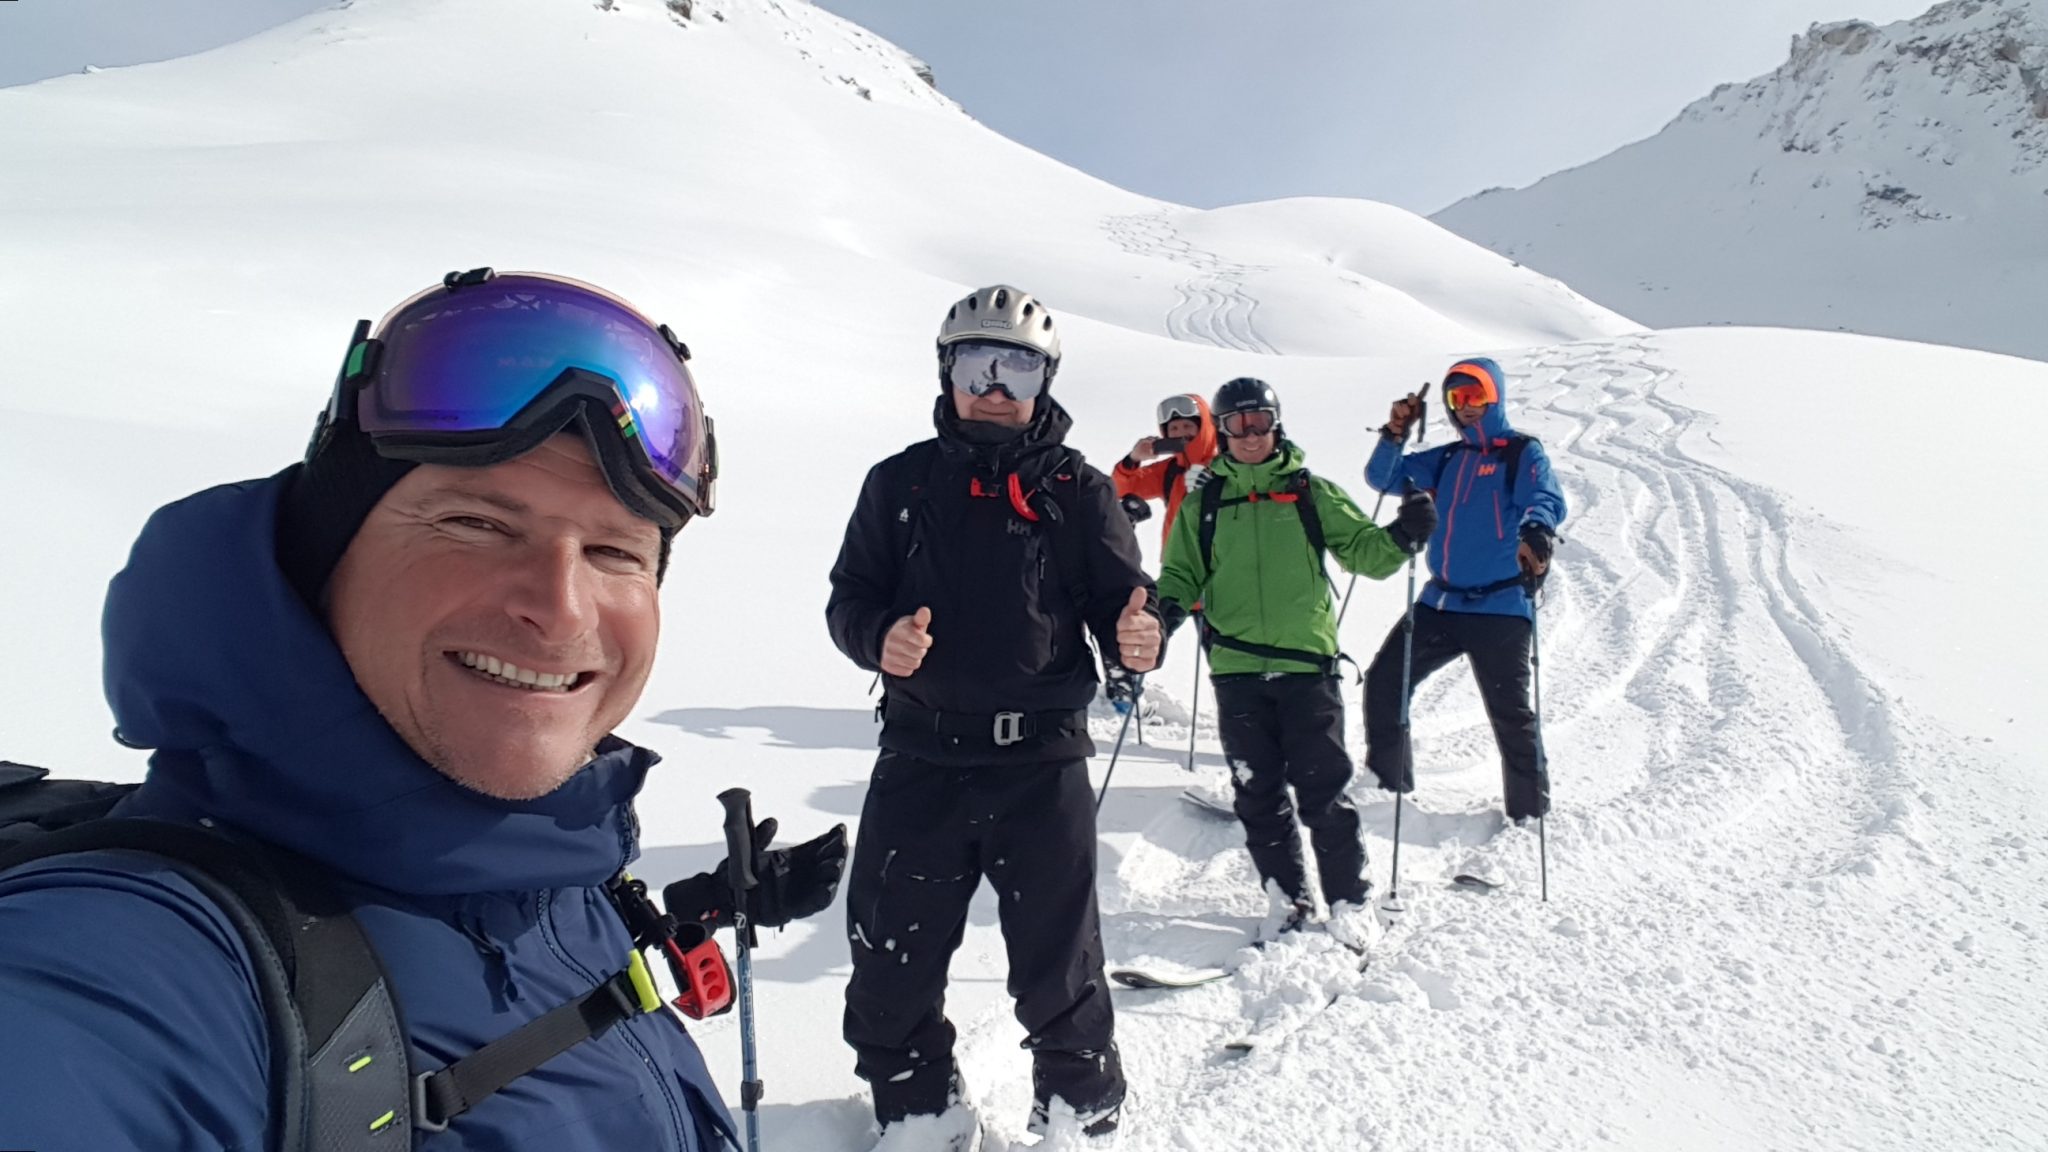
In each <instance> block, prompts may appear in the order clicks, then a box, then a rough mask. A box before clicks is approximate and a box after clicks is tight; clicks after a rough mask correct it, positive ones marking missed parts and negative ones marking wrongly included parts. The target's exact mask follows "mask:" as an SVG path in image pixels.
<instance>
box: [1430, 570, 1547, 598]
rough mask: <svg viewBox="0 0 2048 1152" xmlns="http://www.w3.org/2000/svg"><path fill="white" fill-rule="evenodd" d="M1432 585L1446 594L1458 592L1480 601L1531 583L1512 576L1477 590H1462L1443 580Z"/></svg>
mask: <svg viewBox="0 0 2048 1152" xmlns="http://www.w3.org/2000/svg"><path fill="white" fill-rule="evenodd" d="M1430 583H1431V584H1434V585H1436V586H1437V587H1438V588H1441V589H1443V590H1444V591H1446V592H1456V593H1457V594H1458V595H1460V596H1463V597H1464V598H1465V599H1467V600H1478V599H1481V598H1482V597H1486V596H1491V595H1493V594H1494V593H1495V592H1505V591H1507V590H1508V589H1510V588H1526V587H1527V586H1528V583H1529V577H1528V576H1526V575H1522V576H1510V577H1508V578H1507V579H1505V580H1495V581H1494V582H1493V583H1491V584H1481V585H1480V586H1478V587H1477V588H1460V587H1459V586H1458V585H1456V584H1446V583H1444V582H1443V581H1441V580H1431V581H1430Z"/></svg>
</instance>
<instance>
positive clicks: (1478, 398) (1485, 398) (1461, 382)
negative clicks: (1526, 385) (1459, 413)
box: [1444, 369, 1500, 408]
mask: <svg viewBox="0 0 2048 1152" xmlns="http://www.w3.org/2000/svg"><path fill="white" fill-rule="evenodd" d="M1444 403H1445V404H1448V405H1450V406H1451V407H1452V408H1472V407H1477V406H1480V405H1485V404H1498V403H1500V393H1499V391H1498V390H1496V389H1495V388H1494V386H1493V377H1492V375H1491V374H1489V373H1486V372H1483V371H1476V370H1475V371H1466V370H1463V369H1457V370H1453V371H1452V372H1451V374H1450V375H1448V376H1446V377H1444Z"/></svg>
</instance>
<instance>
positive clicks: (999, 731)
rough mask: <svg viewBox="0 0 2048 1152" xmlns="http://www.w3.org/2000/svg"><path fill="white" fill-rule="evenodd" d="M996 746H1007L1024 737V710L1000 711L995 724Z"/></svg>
mask: <svg viewBox="0 0 2048 1152" xmlns="http://www.w3.org/2000/svg"><path fill="white" fill-rule="evenodd" d="M995 736H996V747H998V748H1007V747H1009V746H1010V745H1012V744H1016V743H1018V742H1020V741H1022V740H1023V739H1024V714H1023V713H1022V712H998V713H996V725H995Z"/></svg>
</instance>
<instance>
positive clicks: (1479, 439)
mask: <svg viewBox="0 0 2048 1152" xmlns="http://www.w3.org/2000/svg"><path fill="white" fill-rule="evenodd" d="M1453 372H1464V373H1466V374H1468V375H1472V376H1478V375H1481V374H1482V373H1483V374H1485V375H1486V376H1490V377H1491V378H1492V379H1493V391H1494V395H1495V396H1497V397H1499V401H1498V402H1497V403H1494V404H1489V405H1488V406H1487V408H1486V412H1485V414H1484V415H1482V416H1481V417H1480V418H1479V423H1478V424H1476V425H1474V426H1472V427H1470V428H1459V427H1458V418H1457V417H1455V416H1453V415H1451V411H1450V401H1448V400H1446V401H1444V419H1445V420H1447V421H1449V422H1450V424H1451V427H1453V428H1457V430H1458V436H1459V437H1460V438H1461V439H1463V440H1464V441H1465V443H1467V444H1470V445H1472V446H1473V447H1475V448H1485V447H1487V446H1488V445H1491V444H1493V443H1494V442H1496V441H1499V440H1503V439H1506V438H1507V437H1508V436H1509V435H1510V434H1511V433H1513V432H1514V430H1515V429H1514V425H1512V424H1510V423H1509V422H1508V374H1507V373H1505V372H1503V371H1501V369H1500V365H1499V364H1498V363H1496V362H1494V361H1493V360H1491V359H1489V358H1487V357H1485V356H1469V357H1466V358H1465V359H1463V360H1460V361H1458V362H1457V363H1456V364H1453V365H1451V366H1450V368H1449V370H1447V371H1446V372H1445V373H1444V378H1445V379H1449V378H1450V376H1451V374H1452V373H1453ZM1437 395H1438V396H1439V397H1441V396H1442V395H1443V392H1442V390H1441V389H1439V390H1438V392H1437Z"/></svg>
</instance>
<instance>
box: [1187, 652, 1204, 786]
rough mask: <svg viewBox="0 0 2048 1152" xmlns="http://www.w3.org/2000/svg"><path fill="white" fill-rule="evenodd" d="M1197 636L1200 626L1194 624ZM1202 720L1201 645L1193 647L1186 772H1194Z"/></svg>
mask: <svg viewBox="0 0 2048 1152" xmlns="http://www.w3.org/2000/svg"><path fill="white" fill-rule="evenodd" d="M1195 631H1196V632H1197V633H1198V634H1199V633H1200V631H1201V624H1200V622H1199V621H1197V622H1196V625H1195ZM1201 719H1202V645H1201V644H1200V643H1199V642H1198V643H1197V644H1196V645H1195V684H1194V687H1193V688H1191V689H1189V690H1188V771H1190V772H1193V771H1194V770H1195V726H1196V724H1198V723H1199V722H1200V721H1201Z"/></svg>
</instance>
